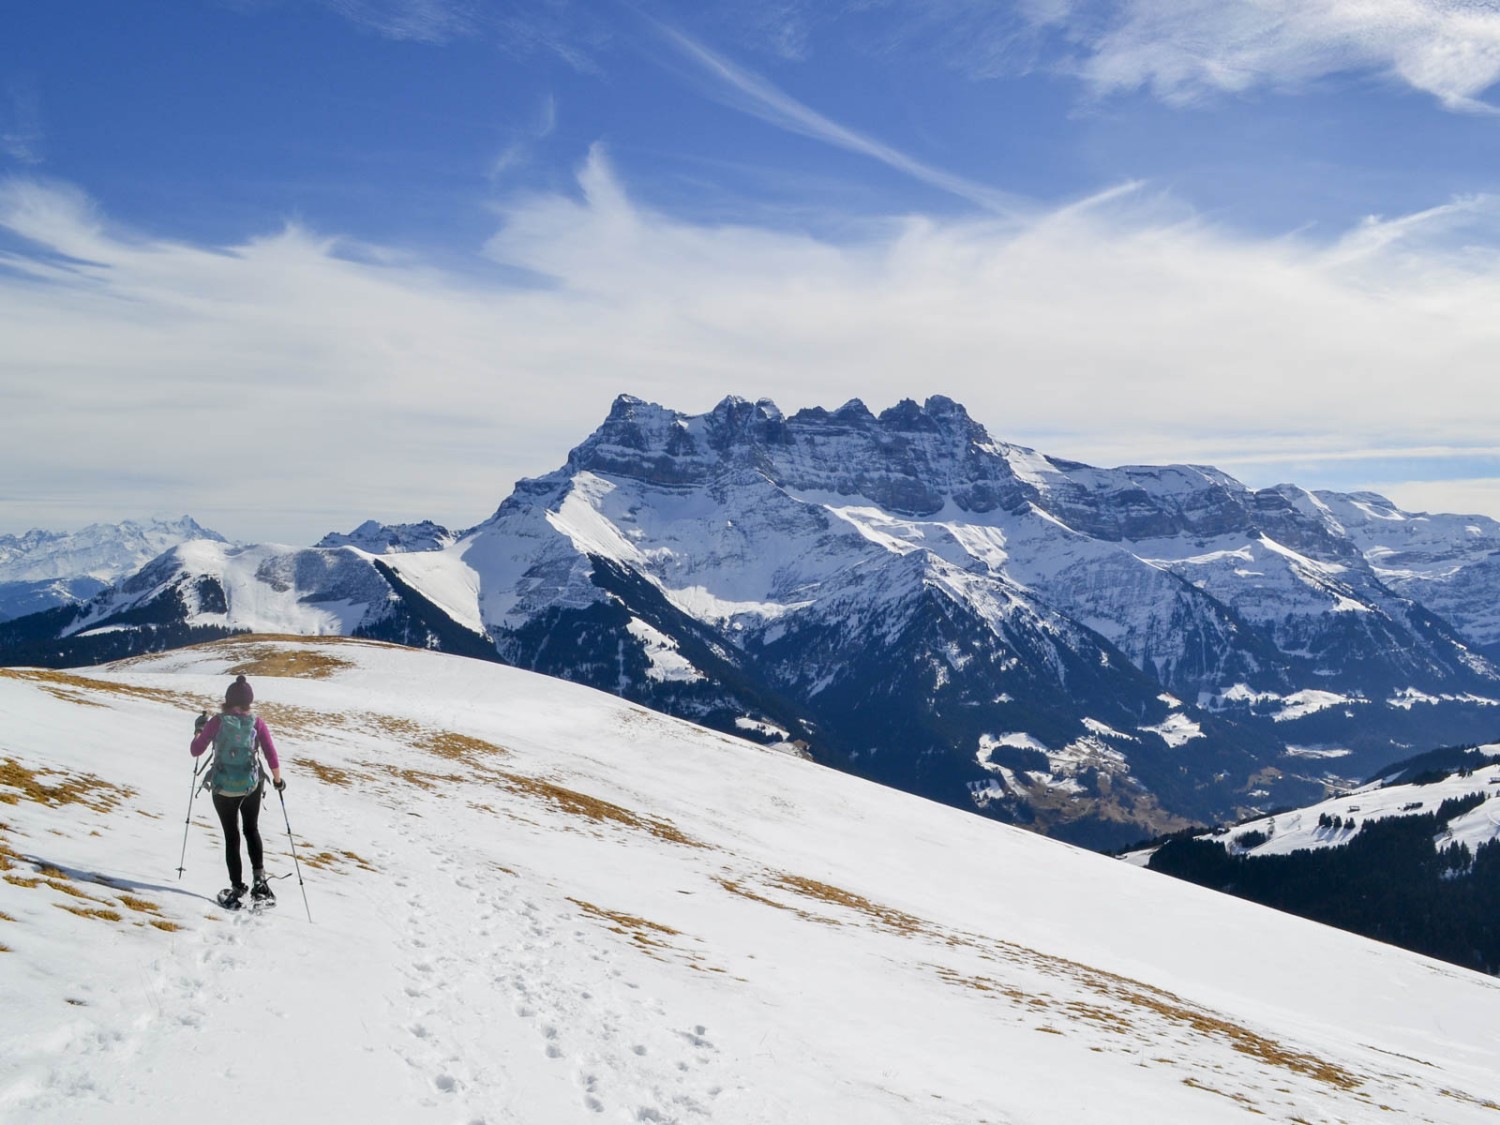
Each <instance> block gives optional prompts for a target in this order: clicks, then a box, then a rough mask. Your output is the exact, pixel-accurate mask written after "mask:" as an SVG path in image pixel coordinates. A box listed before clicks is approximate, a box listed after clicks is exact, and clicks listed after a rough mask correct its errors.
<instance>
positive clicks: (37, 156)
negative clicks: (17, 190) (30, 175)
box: [0, 78, 46, 164]
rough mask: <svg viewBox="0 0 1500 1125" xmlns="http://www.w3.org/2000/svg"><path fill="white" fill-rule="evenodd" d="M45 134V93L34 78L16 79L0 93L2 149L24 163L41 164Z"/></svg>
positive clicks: (0, 138)
mask: <svg viewBox="0 0 1500 1125" xmlns="http://www.w3.org/2000/svg"><path fill="white" fill-rule="evenodd" d="M45 137H46V130H45V128H44V126H43V124H42V99H41V95H40V94H38V93H37V90H36V87H35V86H34V85H33V84H32V83H31V82H29V81H27V80H25V79H22V78H14V79H12V80H11V82H10V84H9V87H8V88H7V89H6V91H5V93H4V95H0V152H3V153H4V154H5V155H6V156H8V157H10V158H11V159H12V160H14V161H17V162H18V163H21V164H41V163H42V162H43V156H42V142H43V140H44V139H45Z"/></svg>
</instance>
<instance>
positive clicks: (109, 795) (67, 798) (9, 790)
mask: <svg viewBox="0 0 1500 1125" xmlns="http://www.w3.org/2000/svg"><path fill="white" fill-rule="evenodd" d="M0 671H3V669H0ZM43 777H60V778H62V781H60V782H59V783H57V784H56V785H48V784H46V783H44V782H43V781H42V778H43ZM134 796H135V790H134V789H128V788H125V787H124V786H120V785H114V784H112V783H110V782H108V781H105V780H104V779H103V778H98V777H95V776H94V775H93V774H70V773H66V772H64V771H62V770H47V769H42V770H34V769H31V768H30V767H29V766H23V765H22V764H21V763H20V762H18V761H16V760H15V759H14V758H0V804H6V805H16V804H20V802H22V801H33V802H35V803H36V804H39V805H46V806H47V807H48V808H59V807H61V806H63V805H82V806H84V807H85V808H87V809H92V810H93V811H94V812H110V811H112V810H113V809H115V808H116V807H118V806H119V804H120V802H121V801H123V800H125V799H126V798H128V797H134ZM7 854H10V855H14V854H15V853H13V852H9V853H7Z"/></svg>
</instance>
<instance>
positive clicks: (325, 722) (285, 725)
mask: <svg viewBox="0 0 1500 1125" xmlns="http://www.w3.org/2000/svg"><path fill="white" fill-rule="evenodd" d="M255 712H256V714H258V715H259V716H260V717H261V718H263V719H265V721H266V723H267V725H268V726H270V728H271V734H272V736H273V737H274V736H277V735H281V734H284V733H291V734H300V735H313V734H319V733H321V732H323V731H325V730H329V729H331V728H334V727H335V726H336V725H337V724H338V723H339V720H340V718H341V716H338V715H325V714H323V712H321V711H313V710H310V709H308V708H306V707H293V706H291V705H290V704H286V703H261V702H257V703H256V704H255Z"/></svg>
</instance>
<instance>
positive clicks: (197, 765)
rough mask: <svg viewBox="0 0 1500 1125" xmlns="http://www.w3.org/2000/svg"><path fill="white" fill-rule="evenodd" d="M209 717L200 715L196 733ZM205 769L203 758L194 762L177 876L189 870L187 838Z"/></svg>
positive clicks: (180, 876) (204, 714) (183, 824)
mask: <svg viewBox="0 0 1500 1125" xmlns="http://www.w3.org/2000/svg"><path fill="white" fill-rule="evenodd" d="M207 719H208V713H207V712H204V713H203V714H201V715H199V716H198V726H197V729H196V730H194V732H193V733H194V734H197V733H198V731H201V730H202V729H203V724H204V723H205V722H206V721H207ZM202 770H203V759H202V758H200V759H198V761H196V762H194V763H193V787H192V788H191V789H189V790H188V809H187V817H186V818H185V819H184V820H183V822H182V855H180V856H179V857H178V859H177V878H179V879H181V878H182V873H183V872H184V871H186V870H187V838H188V829H189V828H191V827H192V826H193V802H194V801H196V800H197V799H198V775H199V774H200V773H201V772H202Z"/></svg>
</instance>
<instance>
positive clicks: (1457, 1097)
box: [1438, 1090, 1500, 1113]
mask: <svg viewBox="0 0 1500 1125" xmlns="http://www.w3.org/2000/svg"><path fill="white" fill-rule="evenodd" d="M1438 1095H1439V1096H1440V1097H1444V1098H1452V1099H1453V1100H1454V1101H1456V1102H1463V1103H1464V1104H1465V1105H1477V1106H1479V1107H1480V1108H1481V1109H1489V1110H1494V1111H1495V1112H1496V1113H1500V1105H1496V1104H1495V1103H1494V1102H1492V1101H1490V1100H1489V1099H1488V1098H1476V1097H1475V1096H1474V1095H1473V1094H1466V1093H1464V1092H1463V1091H1462V1090H1439V1091H1438Z"/></svg>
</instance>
